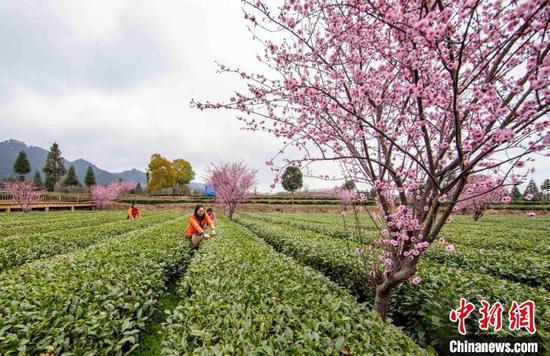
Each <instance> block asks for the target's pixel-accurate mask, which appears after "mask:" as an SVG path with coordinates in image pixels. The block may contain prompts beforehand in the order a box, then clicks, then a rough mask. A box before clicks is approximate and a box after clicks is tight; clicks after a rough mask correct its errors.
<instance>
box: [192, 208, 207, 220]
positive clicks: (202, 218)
mask: <svg viewBox="0 0 550 356" xmlns="http://www.w3.org/2000/svg"><path fill="white" fill-rule="evenodd" d="M200 208H203V209H204V205H202V204H197V205H195V212H194V213H193V215H195V217H196V218H197V220H199V221H203V220H204V215H203V216H199V214H198V211H199V209H200ZM205 215H206V214H205Z"/></svg>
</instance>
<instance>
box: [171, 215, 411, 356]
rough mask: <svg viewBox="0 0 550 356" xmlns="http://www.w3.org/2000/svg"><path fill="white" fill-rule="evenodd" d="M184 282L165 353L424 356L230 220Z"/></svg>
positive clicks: (203, 250) (389, 327)
mask: <svg viewBox="0 0 550 356" xmlns="http://www.w3.org/2000/svg"><path fill="white" fill-rule="evenodd" d="M220 226H221V227H220V236H221V237H219V238H215V239H212V240H209V241H206V242H205V243H204V244H203V246H202V247H201V249H200V250H199V252H198V253H197V255H196V256H195V257H194V259H193V261H192V262H191V264H190V266H189V269H188V274H187V276H186V277H185V278H184V279H183V280H182V281H181V284H180V294H181V298H182V302H181V303H180V304H179V305H178V307H177V308H176V309H175V310H174V311H173V312H172V313H171V314H170V316H169V318H168V321H167V325H166V328H165V340H164V348H163V353H165V354H170V355H181V354H188V353H189V354H204V355H213V354H219V355H222V354H267V355H275V354H300V355H301V354H341V353H350V354H375V353H376V354H407V355H410V354H419V353H421V350H420V349H419V348H418V346H416V345H415V344H414V343H413V342H412V341H411V340H410V339H408V338H407V337H405V336H404V335H403V334H402V333H401V332H400V331H399V330H398V329H397V328H395V327H394V326H392V325H391V324H385V323H383V322H382V321H380V319H378V318H377V317H375V316H374V315H373V314H372V313H371V312H370V311H369V310H368V309H366V308H364V307H363V306H361V305H360V304H358V303H357V302H356V301H355V300H353V298H352V297H351V296H350V295H349V294H348V293H347V292H346V291H345V290H344V289H341V288H340V287H338V286H336V285H335V284H333V283H332V282H330V281H329V280H327V279H326V278H325V277H323V276H322V275H321V274H319V273H318V272H316V271H314V270H312V269H310V268H305V267H303V266H301V265H299V264H297V263H295V262H294V261H292V260H291V259H289V258H288V257H285V256H283V255H281V254H279V253H277V252H275V251H274V250H273V249H272V248H271V247H269V246H268V245H267V244H265V243H263V242H262V241H260V240H259V239H257V238H256V237H255V236H253V235H251V234H250V233H249V232H247V231H246V230H245V229H243V228H240V227H238V226H236V225H235V224H233V223H230V222H228V221H226V220H225V219H224V221H223V223H222V224H220Z"/></svg>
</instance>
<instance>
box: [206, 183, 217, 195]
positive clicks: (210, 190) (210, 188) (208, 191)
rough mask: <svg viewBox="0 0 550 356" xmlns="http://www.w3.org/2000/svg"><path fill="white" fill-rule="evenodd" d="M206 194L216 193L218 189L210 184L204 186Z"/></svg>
mask: <svg viewBox="0 0 550 356" xmlns="http://www.w3.org/2000/svg"><path fill="white" fill-rule="evenodd" d="M204 195H210V196H212V195H216V191H215V190H214V188H212V187H211V186H209V185H205V186H204Z"/></svg>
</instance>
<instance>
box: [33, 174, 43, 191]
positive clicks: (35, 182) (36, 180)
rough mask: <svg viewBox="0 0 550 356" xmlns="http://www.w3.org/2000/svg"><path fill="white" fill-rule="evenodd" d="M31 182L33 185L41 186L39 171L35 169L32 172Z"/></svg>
mask: <svg viewBox="0 0 550 356" xmlns="http://www.w3.org/2000/svg"><path fill="white" fill-rule="evenodd" d="M33 182H34V185H36V186H37V187H39V188H42V176H41V175H40V172H38V171H36V173H34V180H33Z"/></svg>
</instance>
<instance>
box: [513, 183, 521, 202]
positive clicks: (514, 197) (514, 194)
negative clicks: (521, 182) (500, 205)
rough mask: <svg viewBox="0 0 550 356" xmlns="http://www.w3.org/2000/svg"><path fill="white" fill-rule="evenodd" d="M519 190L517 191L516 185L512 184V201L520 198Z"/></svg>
mask: <svg viewBox="0 0 550 356" xmlns="http://www.w3.org/2000/svg"><path fill="white" fill-rule="evenodd" d="M521 197H522V195H521V192H520V191H519V188H518V186H517V185H514V187H513V188H512V199H513V200H514V201H518V200H521Z"/></svg>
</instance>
